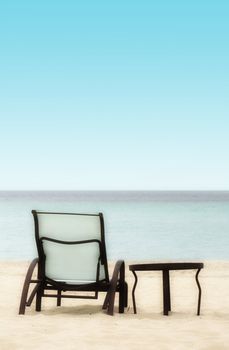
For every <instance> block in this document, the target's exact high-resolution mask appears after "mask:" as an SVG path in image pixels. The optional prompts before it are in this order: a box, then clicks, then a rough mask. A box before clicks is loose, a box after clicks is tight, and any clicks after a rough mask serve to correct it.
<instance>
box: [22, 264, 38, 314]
mask: <svg viewBox="0 0 229 350" xmlns="http://www.w3.org/2000/svg"><path fill="white" fill-rule="evenodd" d="M37 263H38V258H36V259H34V260H33V261H32V262H31V264H30V266H29V268H28V271H27V274H26V277H25V282H24V285H23V288H22V294H21V301H20V306H19V315H24V313H25V308H26V305H27V296H28V292H29V286H30V283H31V279H32V275H33V271H34V269H35V267H36V265H37ZM37 282H38V285H39V281H37ZM35 288H36V287H35ZM34 290H35V289H34ZM34 295H35V293H34V291H33V292H32V296H33V297H34ZM31 299H32V298H31V296H30V298H29V300H30V303H31V302H32V300H31Z"/></svg>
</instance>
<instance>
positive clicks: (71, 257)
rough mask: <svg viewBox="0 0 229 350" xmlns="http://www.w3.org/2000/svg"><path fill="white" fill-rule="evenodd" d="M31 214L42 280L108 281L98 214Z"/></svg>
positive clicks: (103, 241)
mask: <svg viewBox="0 0 229 350" xmlns="http://www.w3.org/2000/svg"><path fill="white" fill-rule="evenodd" d="M32 214H33V216H34V221H35V237H36V243H37V249H38V255H39V261H40V273H43V277H46V278H49V279H52V280H54V281H57V282H59V281H61V282H66V283H69V284H87V283H93V282H96V281H101V280H106V281H108V280H109V276H108V268H107V258H106V247H105V237H104V222H103V215H102V214H101V213H100V214H75V213H74V214H73V213H51V212H39V211H35V210H33V211H32Z"/></svg>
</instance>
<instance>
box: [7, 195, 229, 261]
mask: <svg viewBox="0 0 229 350" xmlns="http://www.w3.org/2000/svg"><path fill="white" fill-rule="evenodd" d="M32 209H36V210H42V211H58V212H77V213H98V212H102V213H103V214H104V219H105V230H106V245H107V255H108V258H109V260H116V259H118V258H123V259H125V260H153V261H154V260H194V259H195V260H206V259H210V260H211V259H212V260H220V259H224V260H227V259H229V191H227V192H225V191H221V192H192V191H187V192H184V191H182V192H178V191H169V192H167V191H164V192H163V191H161V192H160V191H145V192H142V191H135V192H132V191H131V192H129V191H128V192H125V191H122V192H121V191H117V192H109V191H108V192H103V191H98V192H75V191H74V192H71V191H69V192H64V191H61V192H13V191H12V192H0V237H1V244H0V259H1V260H28V259H31V258H33V257H36V256H37V252H36V246H35V240H34V223H33V217H32V214H31V210H32Z"/></svg>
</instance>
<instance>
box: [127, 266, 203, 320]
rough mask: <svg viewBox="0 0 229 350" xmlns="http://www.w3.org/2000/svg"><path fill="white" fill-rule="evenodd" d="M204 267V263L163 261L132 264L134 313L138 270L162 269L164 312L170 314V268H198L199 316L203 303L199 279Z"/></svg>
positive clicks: (135, 311)
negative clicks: (159, 262)
mask: <svg viewBox="0 0 229 350" xmlns="http://www.w3.org/2000/svg"><path fill="white" fill-rule="evenodd" d="M203 267H204V264H203V263H168V264H167V263H161V264H157V263H156V264H135V265H130V266H129V269H130V271H132V273H133V275H134V279H135V281H134V285H133V289H132V300H133V308H134V313H135V314H136V313H137V307H136V301H135V289H136V286H137V283H138V277H137V274H136V271H162V281H163V313H164V315H166V316H168V314H169V311H171V295H170V279H169V271H170V270H197V272H196V275H195V280H196V284H197V287H198V291H199V293H198V303H197V316H199V315H200V304H201V293H202V292H201V287H200V283H199V280H198V275H199V273H200V270H201V269H202V268H203Z"/></svg>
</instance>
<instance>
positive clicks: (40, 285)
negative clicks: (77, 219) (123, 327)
mask: <svg viewBox="0 0 229 350" xmlns="http://www.w3.org/2000/svg"><path fill="white" fill-rule="evenodd" d="M32 214H33V217H34V224H35V240H36V245H37V251H38V258H35V259H33V261H32V262H31V263H30V266H29V268H28V270H27V274H26V277H25V281H24V285H23V289H22V294H21V301H20V307H19V314H20V315H23V314H25V310H26V307H29V306H31V304H32V302H33V299H34V298H35V297H36V307H35V309H36V311H41V305H42V298H43V297H49V298H56V299H57V306H61V299H62V298H80V299H98V293H99V292H106V297H105V300H104V303H103V306H102V308H103V309H106V310H107V314H108V315H113V314H114V302H115V294H116V292H117V293H118V294H119V313H123V312H124V309H125V307H127V304H128V300H127V299H128V285H127V283H126V281H125V263H124V260H118V261H117V262H116V264H115V267H114V271H113V275H112V278H111V280H110V279H109V272H108V264H107V255H106V245H105V230H104V219H103V214H102V213H99V214H78V213H56V212H55V213H54V212H38V211H36V210H32ZM37 214H58V215H86V216H99V219H100V227H101V241H99V240H97V239H93V240H92V239H91V240H85V241H71V242H69V241H59V240H56V239H51V238H47V237H40V236H39V224H38V216H37ZM43 240H49V241H53V242H56V243H60V244H86V243H90V242H98V244H99V247H100V258H101V264H102V265H104V271H105V278H104V279H103V280H97V281H96V282H93V283H89V284H74V285H73V284H67V283H64V282H58V281H53V280H51V279H49V278H47V276H46V275H45V254H44V251H43V246H42V241H43ZM36 267H37V278H36V279H33V274H34V271H35V268H36ZM97 277H98V274H97ZM32 284H35V286H34V288H33V289H32V291H31V293H30V294H29V290H30V286H31V285H32ZM50 290H51V291H53V292H55V291H56V294H55V293H53V294H49V293H46V291H50ZM75 291H77V292H78V291H80V292H94V295H90V296H88V295H73V294H63V293H65V292H75Z"/></svg>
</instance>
